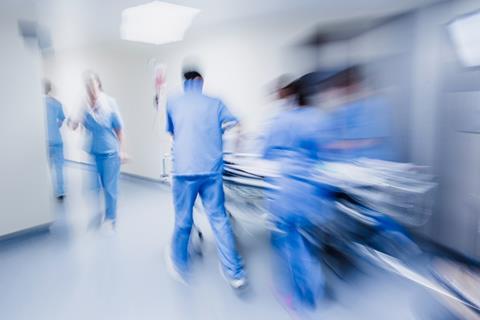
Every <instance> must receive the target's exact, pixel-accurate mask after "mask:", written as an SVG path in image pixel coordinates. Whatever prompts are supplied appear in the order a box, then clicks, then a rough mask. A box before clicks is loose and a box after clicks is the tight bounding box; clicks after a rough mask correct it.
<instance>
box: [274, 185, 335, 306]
mask: <svg viewBox="0 0 480 320" xmlns="http://www.w3.org/2000/svg"><path fill="white" fill-rule="evenodd" d="M272 183H273V184H274V185H275V186H277V187H278V189H276V190H275V191H272V192H271V193H270V195H269V197H270V200H269V209H270V211H271V213H272V215H273V216H274V217H275V220H276V222H275V225H276V229H277V231H275V232H273V234H272V246H273V248H274V253H275V256H274V257H275V258H276V260H274V264H273V266H274V275H275V276H277V277H278V278H277V284H278V286H279V287H278V289H279V290H280V291H282V294H284V295H285V296H290V297H291V298H292V301H293V303H294V304H296V305H303V306H309V307H314V306H315V304H316V300H317V299H318V298H319V297H320V296H321V295H322V294H323V291H324V287H325V280H324V275H323V270H322V265H321V263H320V261H319V259H318V258H317V257H315V256H314V254H313V252H312V250H311V245H310V244H309V243H308V242H307V240H306V239H305V237H304V236H303V235H302V231H305V230H308V229H309V228H312V227H314V226H317V225H319V224H322V223H325V222H326V221H327V220H328V219H329V218H330V213H329V210H328V206H327V203H328V193H327V192H326V191H325V190H323V189H322V188H319V187H318V186H316V185H313V184H310V183H308V182H305V181H302V180H299V179H296V178H293V177H289V176H282V177H279V178H276V179H273V180H272Z"/></svg>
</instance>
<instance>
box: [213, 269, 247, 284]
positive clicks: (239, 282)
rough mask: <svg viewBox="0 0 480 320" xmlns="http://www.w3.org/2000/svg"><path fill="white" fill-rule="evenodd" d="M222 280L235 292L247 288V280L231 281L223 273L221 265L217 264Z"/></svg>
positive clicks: (244, 278)
mask: <svg viewBox="0 0 480 320" xmlns="http://www.w3.org/2000/svg"><path fill="white" fill-rule="evenodd" d="M218 267H219V269H220V274H221V275H222V278H223V279H224V280H225V281H226V282H227V283H228V284H229V285H230V286H231V287H232V288H233V289H235V290H239V289H243V288H245V287H246V286H247V278H246V277H242V278H239V279H232V278H230V277H229V276H227V274H226V273H225V270H224V269H223V266H222V264H221V263H219V264H218Z"/></svg>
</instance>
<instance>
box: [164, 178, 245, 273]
mask: <svg viewBox="0 0 480 320" xmlns="http://www.w3.org/2000/svg"><path fill="white" fill-rule="evenodd" d="M197 195H200V198H201V199H202V204H203V207H204V209H205V212H206V214H207V216H208V219H209V221H210V225H211V227H212V230H213V233H214V235H215V240H216V242H217V250H218V255H219V258H220V261H221V263H222V265H223V268H224V270H225V272H226V273H227V274H228V276H230V277H231V278H233V279H240V278H242V277H244V276H245V275H244V270H243V262H242V259H241V257H240V255H239V254H238V251H237V249H236V244H235V238H234V234H233V230H232V226H231V224H230V219H229V218H228V216H227V214H226V211H225V207H224V193H223V182H222V176H221V174H214V175H203V176H174V177H173V202H174V206H175V229H174V233H173V239H172V260H173V261H174V263H175V264H176V266H177V268H178V269H179V271H181V272H183V273H186V272H188V262H189V255H188V244H189V239H190V233H191V230H192V226H193V206H194V204H195V199H196V198H197Z"/></svg>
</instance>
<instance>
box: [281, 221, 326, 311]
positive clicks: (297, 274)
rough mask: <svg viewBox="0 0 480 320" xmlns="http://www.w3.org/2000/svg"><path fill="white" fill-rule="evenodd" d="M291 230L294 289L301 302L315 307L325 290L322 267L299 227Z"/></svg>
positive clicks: (290, 255)
mask: <svg viewBox="0 0 480 320" xmlns="http://www.w3.org/2000/svg"><path fill="white" fill-rule="evenodd" d="M291 232H292V234H291V236H290V237H289V238H290V243H289V245H288V246H289V258H290V266H291V271H292V280H293V283H294V288H295V289H294V291H295V294H296V297H297V299H298V300H299V302H301V303H302V304H303V305H307V306H309V307H315V304H316V300H317V297H318V295H319V294H320V292H321V291H322V290H323V284H324V283H323V282H324V278H323V271H322V267H321V264H320V262H319V261H318V260H317V259H316V258H315V257H314V256H313V255H312V253H311V251H310V250H309V248H308V247H307V244H306V242H305V241H306V240H305V238H304V237H302V235H301V234H300V229H299V227H295V228H293V229H291Z"/></svg>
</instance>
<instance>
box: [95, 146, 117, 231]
mask: <svg viewBox="0 0 480 320" xmlns="http://www.w3.org/2000/svg"><path fill="white" fill-rule="evenodd" d="M99 173H100V180H101V183H102V186H103V193H104V195H105V219H107V220H110V221H112V222H115V219H116V217H117V198H118V179H119V177H120V158H119V157H118V154H116V153H115V154H111V155H106V156H102V157H101V166H100V172H99Z"/></svg>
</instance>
